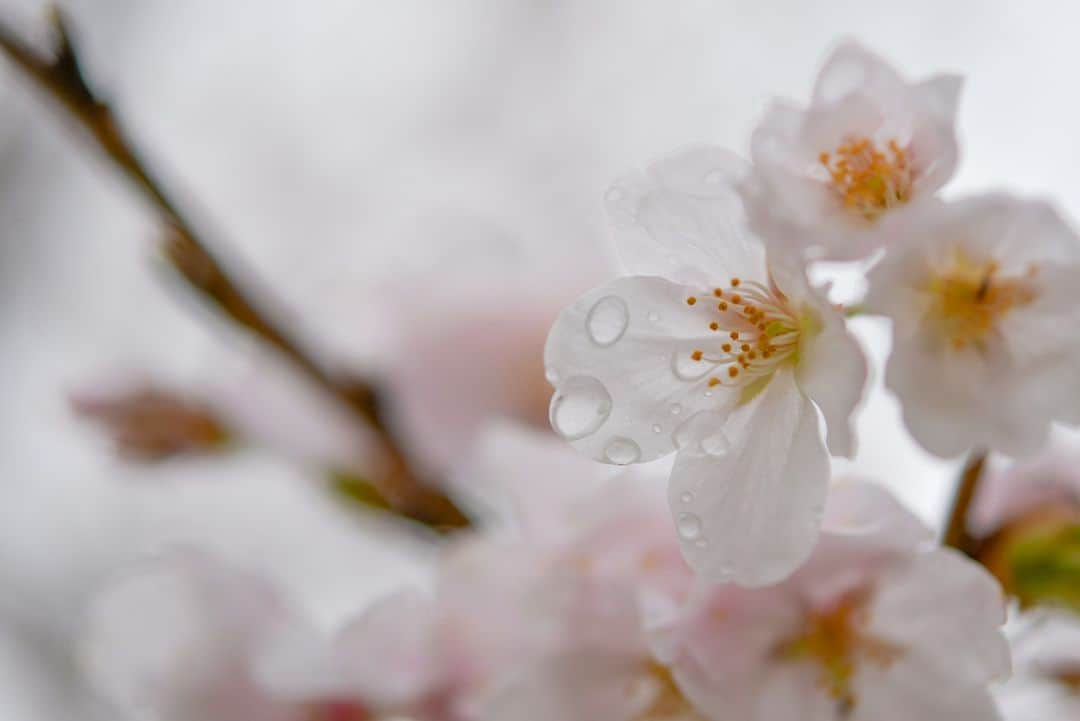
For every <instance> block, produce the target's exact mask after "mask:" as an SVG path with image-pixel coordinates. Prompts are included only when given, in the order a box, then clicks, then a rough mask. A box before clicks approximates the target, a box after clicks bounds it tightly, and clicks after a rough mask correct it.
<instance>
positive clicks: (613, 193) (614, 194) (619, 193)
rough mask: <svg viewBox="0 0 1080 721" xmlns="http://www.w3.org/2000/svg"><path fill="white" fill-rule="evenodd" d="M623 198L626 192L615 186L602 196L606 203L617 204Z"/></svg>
mask: <svg viewBox="0 0 1080 721" xmlns="http://www.w3.org/2000/svg"><path fill="white" fill-rule="evenodd" d="M625 197H626V192H625V191H624V190H623V189H622V188H620V187H619V186H617V185H616V186H615V187H613V188H611V189H610V190H608V192H607V193H605V194H604V200H606V201H608V202H609V203H617V202H619V201H620V200H622V199H623V198H625Z"/></svg>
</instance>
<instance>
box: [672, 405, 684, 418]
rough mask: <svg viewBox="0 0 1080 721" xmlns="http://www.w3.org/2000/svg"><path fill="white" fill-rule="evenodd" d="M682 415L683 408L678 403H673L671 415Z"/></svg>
mask: <svg viewBox="0 0 1080 721" xmlns="http://www.w3.org/2000/svg"><path fill="white" fill-rule="evenodd" d="M680 413H682V406H680V405H679V404H678V403H673V404H672V405H671V415H673V416H677V415H679V414H680Z"/></svg>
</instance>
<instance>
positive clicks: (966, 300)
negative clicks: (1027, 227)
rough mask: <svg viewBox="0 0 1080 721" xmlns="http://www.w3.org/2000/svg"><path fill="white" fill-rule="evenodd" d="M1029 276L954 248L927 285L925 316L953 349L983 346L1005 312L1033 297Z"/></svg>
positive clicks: (991, 335) (1034, 294) (996, 330)
mask: <svg viewBox="0 0 1080 721" xmlns="http://www.w3.org/2000/svg"><path fill="white" fill-rule="evenodd" d="M1030 275H1031V274H1030V273H1029V274H1027V275H1019V276H1018V275H1009V274H1005V273H1003V272H1002V271H1001V268H1000V266H999V264H998V263H997V262H995V261H993V260H989V261H974V260H972V259H971V258H969V257H968V256H967V255H966V254H965V253H963V252H962V251H956V252H954V253H953V254H952V256H951V258H950V260H949V262H948V263H947V264H946V266H945V267H944V268H943V269H942V270H941V271H940V272H939V273H937V274H936V275H934V276H933V277H932V278H931V280H930V281H929V283H928V284H927V287H926V292H927V293H928V295H929V296H930V299H931V302H930V304H929V308H928V311H927V319H928V320H929V321H930V322H931V323H932V324H934V325H936V327H937V330H938V332H939V333H940V335H941V337H942V339H943V340H944V341H945V342H946V343H947V344H948V345H950V346H951V347H952V348H954V349H955V350H964V349H965V348H968V347H969V346H976V347H979V348H982V347H984V345H985V343H986V341H987V340H989V339H990V338H991V337H993V336H994V335H995V334H998V333H999V332H1000V327H999V326H1000V323H1001V321H1002V319H1003V318H1004V317H1005V316H1006V315H1008V314H1009V313H1010V312H1012V311H1013V310H1015V309H1016V308H1020V307H1023V306H1026V305H1029V304H1030V303H1031V302H1032V301H1034V300H1035V297H1036V291H1035V287H1034V285H1033V284H1032V283H1031V278H1030Z"/></svg>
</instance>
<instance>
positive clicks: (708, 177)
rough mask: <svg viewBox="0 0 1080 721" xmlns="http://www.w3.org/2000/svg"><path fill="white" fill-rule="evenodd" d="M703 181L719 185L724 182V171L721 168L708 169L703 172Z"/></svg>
mask: <svg viewBox="0 0 1080 721" xmlns="http://www.w3.org/2000/svg"><path fill="white" fill-rule="evenodd" d="M704 180H705V182H706V183H708V184H709V185H719V184H720V183H722V182H724V171H722V170H710V171H709V172H708V173H706V174H705V178H704Z"/></svg>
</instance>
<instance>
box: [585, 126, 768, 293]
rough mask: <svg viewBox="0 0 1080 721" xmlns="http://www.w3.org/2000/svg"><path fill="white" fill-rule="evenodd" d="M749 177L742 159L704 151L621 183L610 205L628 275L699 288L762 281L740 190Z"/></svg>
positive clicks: (680, 155) (758, 246)
mask: <svg viewBox="0 0 1080 721" xmlns="http://www.w3.org/2000/svg"><path fill="white" fill-rule="evenodd" d="M746 172H747V163H746V161H744V160H742V159H741V158H739V157H738V156H736V155H735V154H733V153H731V152H729V151H726V150H723V149H722V148H716V147H710V146H699V147H694V148H689V149H687V150H684V151H681V152H678V153H675V154H673V155H671V156H670V157H668V158H665V159H663V160H660V161H658V162H657V163H654V164H653V165H652V166H650V167H649V168H648V169H647V170H645V171H644V172H641V171H636V172H634V173H630V174H628V175H626V176H625V177H623V178H622V179H620V180H619V181H617V182H616V183H615V184H614V185H613V186H612V187H611V189H610V190H608V192H607V195H606V202H607V208H608V212H609V214H610V216H611V220H612V223H613V224H614V226H615V229H616V233H617V234H616V240H617V243H618V248H619V255H620V257H621V258H622V261H623V264H624V265H625V266H626V269H627V272H629V273H635V274H641V275H660V276H663V277H665V278H669V279H671V280H674V281H677V282H686V283H694V284H698V285H708V284H710V283H712V282H716V281H717V280H726V279H727V278H729V277H731V276H742V277H749V278H762V277H763V259H762V248H761V244H760V242H759V241H758V240H757V239H756V238H754V237H753V236H751V235H749V233H748V232H747V230H746V227H745V216H744V212H743V209H742V201H741V200H740V199H739V197H738V193H737V192H736V190H735V185H736V184H737V183H738V182H740V181H741V179H742V178H743V177H744V176H745V175H746Z"/></svg>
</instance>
